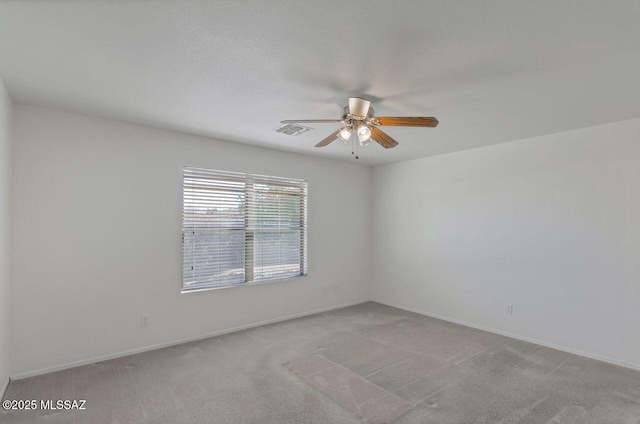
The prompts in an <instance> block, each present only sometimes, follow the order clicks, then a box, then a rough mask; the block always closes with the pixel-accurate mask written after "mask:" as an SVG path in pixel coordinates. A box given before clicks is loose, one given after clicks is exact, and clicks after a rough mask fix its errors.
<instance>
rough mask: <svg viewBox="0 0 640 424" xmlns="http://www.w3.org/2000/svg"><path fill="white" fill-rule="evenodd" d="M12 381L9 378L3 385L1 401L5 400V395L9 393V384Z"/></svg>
mask: <svg viewBox="0 0 640 424" xmlns="http://www.w3.org/2000/svg"><path fill="white" fill-rule="evenodd" d="M10 381H11V379H10V378H9V377H7V381H5V382H4V384H3V385H2V387H0V400H2V399H4V394H5V392H6V391H7V387H9V382H10Z"/></svg>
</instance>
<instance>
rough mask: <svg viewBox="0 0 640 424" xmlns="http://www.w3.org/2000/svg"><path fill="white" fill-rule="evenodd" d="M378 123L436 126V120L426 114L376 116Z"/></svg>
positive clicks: (394, 125)
mask: <svg viewBox="0 0 640 424" xmlns="http://www.w3.org/2000/svg"><path fill="white" fill-rule="evenodd" d="M378 121H380V125H386V126H391V127H437V126H438V120H437V119H436V118H433V117H426V116H378Z"/></svg>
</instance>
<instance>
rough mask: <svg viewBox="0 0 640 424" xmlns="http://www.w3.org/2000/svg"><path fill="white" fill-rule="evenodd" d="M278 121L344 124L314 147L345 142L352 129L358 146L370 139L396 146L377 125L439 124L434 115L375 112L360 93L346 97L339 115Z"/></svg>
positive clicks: (415, 125) (367, 143)
mask: <svg viewBox="0 0 640 424" xmlns="http://www.w3.org/2000/svg"><path fill="white" fill-rule="evenodd" d="M280 122H281V123H283V124H344V126H343V127H342V128H340V129H339V130H336V131H335V132H333V133H332V134H331V135H329V136H328V137H327V138H325V139H324V140H322V141H321V142H319V143H318V144H316V147H324V146H326V145H328V144H331V143H332V142H333V141H335V140H341V141H342V142H343V143H346V142H347V141H349V139H350V138H351V134H352V133H353V132H355V133H356V136H357V137H358V141H359V142H360V145H361V146H367V145H369V143H371V140H373V141H375V142H376V143H378V144H379V145H381V146H382V147H384V148H385V149H391V148H392V147H396V146H397V145H398V142H397V141H395V140H394V139H393V138H391V137H390V136H389V135H388V134H386V133H384V132H383V131H382V130H380V129H378V127H379V126H390V127H436V126H437V125H438V120H437V119H436V118H433V117H425V116H403V117H397V116H375V115H374V110H373V108H372V107H371V102H370V101H369V100H367V99H362V98H360V97H349V106H345V107H344V108H343V109H342V118H340V119H290V120H285V121H280Z"/></svg>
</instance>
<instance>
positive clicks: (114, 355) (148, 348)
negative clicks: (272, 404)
mask: <svg viewBox="0 0 640 424" xmlns="http://www.w3.org/2000/svg"><path fill="white" fill-rule="evenodd" d="M369 301H370V300H369V299H366V300H359V301H357V302H349V303H342V304H340V305H334V306H329V307H326V308H320V309H315V310H313V311H307V312H301V313H298V314H292V315H285V316H282V317H279V318H272V319H268V320H264V321H258V322H253V323H250V324H246V325H241V326H238V327H233V328H228V329H225V330H219V331H214V332H212V333H207V334H201V335H198V336H194V337H188V338H185V339H179V340H174V341H171V342H166V343H158V344H155V345H151V346H145V347H141V348H136V349H130V350H126V351H122V352H117V353H112V354H109V355H102V356H96V357H93V358H89V359H83V360H79V361H73V362H68V363H65V364H61V365H55V366H52V367H46V368H40V369H37V370H33V371H26V372H21V373H18V374H15V375H12V376H11V380H21V379H23V378H29V377H35V376H37V375H42V374H48V373H50V372H55V371H62V370H65V369H68V368H74V367H79V366H82V365H88V364H94V363H96V362H102V361H108V360H110V359H116V358H122V357H123V356H129V355H135V354H137V353H143V352H149V351H151V350H156V349H162V348H165V347H171V346H176V345H180V344H183V343H189V342H194V341H197V340H203V339H208V338H210V337H215V336H221V335H223V334H228V333H233V332H236V331H242V330H247V329H249V328H254V327H260V326H261V325H267V324H274V323H276V322H282V321H287V320H290V319H295V318H302V317H306V316H309V315H314V314H319V313H321V312H327V311H332V310H334V309H340V308H346V307H348V306H353V305H359V304H361V303H366V302H369ZM7 384H8V382H7Z"/></svg>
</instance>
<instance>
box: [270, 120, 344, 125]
mask: <svg viewBox="0 0 640 424" xmlns="http://www.w3.org/2000/svg"><path fill="white" fill-rule="evenodd" d="M280 123H281V124H341V123H342V120H341V119H287V120H285V121H280Z"/></svg>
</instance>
